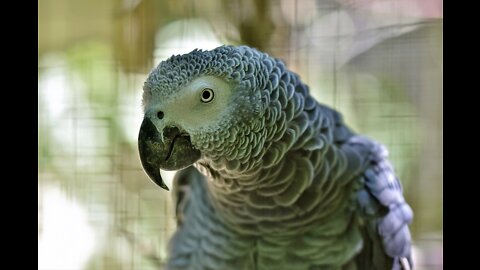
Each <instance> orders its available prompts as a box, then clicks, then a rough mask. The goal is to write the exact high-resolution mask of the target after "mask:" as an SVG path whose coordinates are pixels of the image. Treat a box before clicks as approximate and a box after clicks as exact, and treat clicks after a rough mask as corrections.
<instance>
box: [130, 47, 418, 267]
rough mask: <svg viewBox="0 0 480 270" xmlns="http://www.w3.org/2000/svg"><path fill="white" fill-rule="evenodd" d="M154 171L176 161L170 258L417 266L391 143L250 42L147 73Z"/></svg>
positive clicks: (189, 262)
mask: <svg viewBox="0 0 480 270" xmlns="http://www.w3.org/2000/svg"><path fill="white" fill-rule="evenodd" d="M142 107H143V120H142V123H141V126H140V129H139V135H138V151H139V157H140V162H141V165H142V167H143V170H144V171H145V173H146V175H147V176H148V177H149V178H150V179H151V180H152V181H153V182H154V183H155V184H157V185H158V186H159V187H161V188H163V189H165V190H169V188H168V187H167V185H166V184H165V182H164V180H163V178H162V176H161V173H160V170H165V171H177V172H176V174H175V177H174V179H173V184H172V189H173V192H172V195H173V198H174V205H175V213H176V223H177V227H176V231H175V232H174V234H173V236H172V237H171V239H170V240H169V243H168V247H167V251H168V252H167V254H168V255H167V260H166V262H165V267H166V269H212V270H213V269H256V270H263V269H276V270H277V269H293V270H296V269H299V270H303V269H305V270H314V269H348V270H353V269H358V270H360V269H372V270H380V269H381V270H384V269H393V270H400V269H404V270H405V269H413V261H412V239H411V234H410V230H409V224H410V223H411V221H412V219H413V211H412V209H411V207H410V206H409V205H408V203H407V202H406V200H405V198H404V196H403V188H402V185H401V183H400V181H399V179H398V177H397V175H396V173H395V171H394V168H393V165H392V164H391V163H390V161H389V159H388V154H389V153H388V150H387V149H386V147H385V146H384V145H382V144H381V143H379V142H376V141H375V140H373V139H370V138H368V137H366V136H363V135H359V134H356V133H355V132H354V131H353V130H352V129H351V128H349V127H348V126H347V125H346V123H345V122H344V120H343V116H342V114H341V113H339V112H337V111H336V110H335V109H333V108H331V107H329V106H327V105H323V104H321V103H319V102H317V101H316V100H315V99H314V98H313V97H312V96H311V95H310V89H309V87H308V86H307V85H306V84H305V83H303V82H302V81H301V79H300V76H299V75H298V74H296V73H295V72H293V71H290V70H289V69H287V67H286V64H285V63H284V61H282V60H280V59H277V58H275V57H273V56H270V55H269V54H267V53H264V52H261V51H259V50H257V49H255V48H251V47H249V46H246V45H239V46H233V45H222V46H220V47H217V48H214V49H211V50H199V49H195V50H193V51H192V52H190V53H186V54H179V55H173V56H171V57H170V58H168V59H167V60H164V61H162V62H161V63H159V64H158V66H156V67H155V68H153V69H152V71H151V72H150V73H149V74H148V76H147V78H146V80H145V82H144V84H143V93H142Z"/></svg>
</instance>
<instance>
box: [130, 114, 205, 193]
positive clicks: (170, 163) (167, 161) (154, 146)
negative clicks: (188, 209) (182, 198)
mask: <svg viewBox="0 0 480 270" xmlns="http://www.w3.org/2000/svg"><path fill="white" fill-rule="evenodd" d="M163 135H164V136H163V137H164V138H163V140H162V138H161V137H162V136H161V134H160V132H158V130H157V128H156V127H155V125H154V124H153V123H152V121H151V120H150V119H149V118H147V117H145V118H144V119H143V122H142V126H141V127H140V132H139V134H138V151H139V154H140V160H141V162H142V166H143V169H144V170H145V172H146V173H147V175H148V177H150V179H152V181H153V182H154V183H155V184H157V185H158V186H160V187H161V188H163V189H165V190H168V187H167V185H165V182H164V181H163V179H162V176H161V175H160V169H163V170H180V169H183V168H186V167H188V166H190V165H192V164H193V163H195V162H196V161H197V160H198V159H200V151H199V150H197V149H195V148H194V147H193V145H192V143H191V141H190V136H188V135H185V134H182V133H180V130H179V129H178V128H176V127H168V128H165V130H164V131H163Z"/></svg>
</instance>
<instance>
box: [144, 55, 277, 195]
mask: <svg viewBox="0 0 480 270" xmlns="http://www.w3.org/2000/svg"><path fill="white" fill-rule="evenodd" d="M283 67H284V66H283V64H282V63H281V61H279V60H277V59H274V58H272V57H270V56H268V55H267V54H265V53H262V52H259V51H257V50H255V49H252V48H249V47H246V46H240V47H233V46H222V47H218V48H216V49H214V50H211V51H201V50H194V51H192V52H190V53H188V54H184V55H176V56H172V57H170V58H169V59H167V60H166V61H163V62H161V63H160V64H159V65H158V66H157V67H156V68H155V69H153V70H152V71H151V72H150V74H149V76H148V78H147V80H146V82H145V84H144V87H143V90H144V92H143V109H144V119H143V122H142V125H141V127H140V132H139V137H138V147H139V154H140V159H141V162H142V166H143V168H144V170H145V172H146V173H147V174H148V176H149V177H150V178H151V179H152V180H153V181H154V182H155V183H156V184H157V185H159V186H160V187H162V188H164V189H167V190H168V188H167V186H166V185H165V183H164V182H163V180H162V177H161V175H160V171H159V170H160V169H162V170H179V169H183V168H186V167H188V166H190V165H192V164H194V163H197V164H200V165H202V166H204V167H208V168H209V169H212V170H215V171H218V170H229V171H232V170H246V169H248V168H251V167H252V162H253V163H255V162H258V161H259V160H261V158H262V155H263V154H264V153H265V151H266V148H265V147H264V146H265V144H266V143H268V137H273V135H274V133H275V132H272V131H270V132H269V130H268V129H267V128H266V123H265V122H266V121H268V117H267V118H266V117H265V114H268V115H270V116H271V117H275V116H278V115H279V112H280V110H281V108H276V113H275V112H267V110H266V109H267V107H268V106H269V103H270V102H271V100H270V96H271V92H272V90H273V89H275V88H276V87H278V84H279V77H280V76H281V73H282V72H283ZM277 98H278V94H277ZM274 101H275V100H274ZM276 102H277V103H280V102H278V101H276ZM274 109H275V108H274ZM270 133H271V134H270ZM270 139H271V138H270Z"/></svg>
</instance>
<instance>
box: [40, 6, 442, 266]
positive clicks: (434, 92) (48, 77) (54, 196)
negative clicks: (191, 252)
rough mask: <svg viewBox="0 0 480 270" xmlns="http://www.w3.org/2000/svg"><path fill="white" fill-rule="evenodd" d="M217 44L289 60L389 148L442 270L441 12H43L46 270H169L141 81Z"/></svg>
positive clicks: (420, 238)
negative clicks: (143, 160) (142, 157)
mask: <svg viewBox="0 0 480 270" xmlns="http://www.w3.org/2000/svg"><path fill="white" fill-rule="evenodd" d="M222 44H247V45H250V46H252V47H256V48H259V49H260V50H263V51H265V52H267V53H269V54H270V55H272V56H275V57H278V58H280V59H282V60H284V61H285V62H286V64H287V66H288V67H289V69H291V70H293V71H294V72H296V73H298V74H299V75H300V77H301V78H302V80H303V81H304V82H305V83H307V84H308V85H309V86H310V91H311V93H312V94H313V95H314V97H315V98H316V99H317V100H318V101H319V102H321V103H323V104H327V105H329V106H332V107H334V108H336V109H338V110H339V111H340V112H342V114H343V116H344V118H345V121H346V122H347V124H349V125H350V126H351V127H352V128H353V129H354V130H355V131H357V132H358V133H361V134H364V135H367V136H369V137H372V138H375V139H376V140H378V141H380V142H381V143H383V144H385V145H386V146H387V147H388V148H389V152H390V157H391V160H392V163H393V164H394V166H395V167H396V171H397V173H398V175H399V178H400V179H401V181H402V184H403V187H404V193H405V197H406V200H407V201H408V202H409V203H410V205H411V206H412V208H413V210H414V212H415V218H414V222H413V223H412V225H411V230H412V233H413V238H414V246H415V247H414V256H415V260H416V262H417V269H443V266H442V260H443V259H442V257H443V255H442V254H443V238H442V215H443V210H442V201H443V198H442V188H443V187H442V176H443V175H442V108H441V104H442V82H441V80H442V72H443V69H442V68H443V61H442V3H441V2H440V1H434V0H431V1H415V0H411V1H393V0H389V1H375V0H374V1H343V0H338V1H334V0H331V1H314V0H306V1H295V0H282V1H274V0H270V1H268V0H256V1H254V0H252V1H220V0H211V1H202V2H201V3H200V1H192V0H179V1H150V0H139V1H128V0H124V1H118V0H109V1H102V2H101V3H99V2H97V1H93V0H88V1H61V0H48V1H42V2H41V3H39V44H38V50H39V59H38V61H39V63H38V74H39V78H38V91H39V94H38V97H39V100H38V105H39V111H38V145H39V146H38V147H39V148H38V195H39V201H38V203H39V204H38V245H39V269H159V268H160V269H161V268H162V266H163V263H164V261H165V258H166V246H167V243H168V239H169V238H170V236H171V235H172V233H173V232H174V230H175V227H176V225H175V216H174V208H173V202H172V199H171V195H170V194H169V193H167V192H165V191H163V190H160V189H159V188H158V187H156V186H155V185H154V184H153V183H151V182H150V181H149V180H148V178H147V177H146V175H145V174H144V172H143V169H142V168H141V164H140V161H139V157H138V151H137V146H136V139H137V135H138V133H137V132H138V128H139V126H140V123H141V120H142V110H141V93H142V86H143V81H144V80H145V78H146V76H147V75H148V72H149V70H150V69H151V68H153V67H154V66H155V65H157V64H158V63H159V62H160V61H162V60H165V59H166V58H167V57H169V56H171V55H172V54H180V53H187V52H190V51H191V50H193V49H195V48H202V49H212V48H215V47H217V46H220V45H222ZM172 176H173V173H169V172H167V173H165V174H164V177H165V178H166V179H167V185H169V186H171V179H172ZM169 181H170V182H169Z"/></svg>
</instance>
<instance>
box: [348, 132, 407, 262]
mask: <svg viewBox="0 0 480 270" xmlns="http://www.w3.org/2000/svg"><path fill="white" fill-rule="evenodd" d="M349 143H359V144H369V145H370V146H369V147H368V148H369V149H370V151H369V152H370V159H371V161H370V164H369V166H368V167H367V169H366V170H365V172H364V173H363V181H364V185H363V188H361V189H360V190H359V191H358V197H357V199H358V200H357V202H358V206H359V207H358V210H359V214H360V217H361V219H362V220H363V223H364V226H363V228H362V234H363V238H364V247H363V249H362V252H361V253H360V254H359V256H358V257H357V260H356V261H357V266H358V268H359V269H392V270H400V269H403V270H407V269H408V270H409V269H412V259H411V236H410V231H409V228H408V224H410V222H411V221H412V218H413V212H412V209H411V208H410V206H409V205H408V204H407V203H406V202H405V199H404V197H403V195H402V186H401V184H400V181H399V180H398V178H397V177H396V175H395V173H394V170H393V166H392V165H391V164H390V162H389V161H388V160H387V156H388V152H387V150H386V148H385V147H384V146H382V145H380V144H378V143H375V142H373V141H371V140H369V139H367V138H365V137H360V136H355V137H353V138H352V139H351V140H350V141H349ZM373 267H374V268H373Z"/></svg>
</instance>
